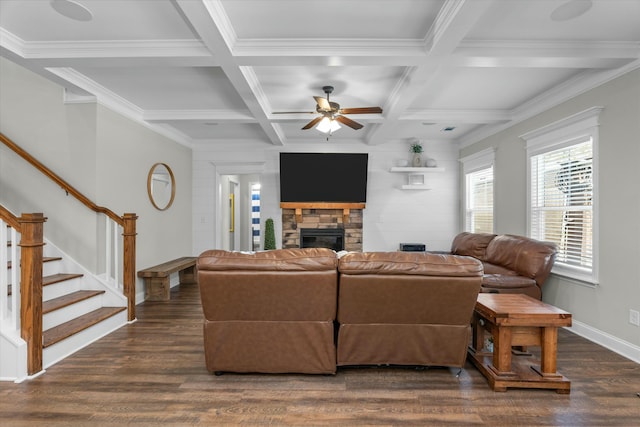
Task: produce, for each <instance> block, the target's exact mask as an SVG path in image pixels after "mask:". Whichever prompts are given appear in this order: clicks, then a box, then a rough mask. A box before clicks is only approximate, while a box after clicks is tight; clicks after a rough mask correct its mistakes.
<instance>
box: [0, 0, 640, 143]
mask: <svg viewBox="0 0 640 427" xmlns="http://www.w3.org/2000/svg"><path fill="white" fill-rule="evenodd" d="M65 15H70V16H71V17H69V16H65ZM0 53H1V54H2V56H4V57H6V58H8V59H10V60H12V61H14V62H16V63H18V64H21V65H23V66H25V67H27V68H29V69H30V70H32V71H35V72H37V73H39V74H41V75H42V76H44V77H46V78H49V79H51V80H53V81H55V82H57V83H59V84H61V85H62V86H64V87H65V88H66V99H67V101H68V102H85V101H86V102H94V101H97V102H99V103H102V104H104V105H106V106H108V107H109V108H112V109H114V110H116V111H118V112H120V113H122V114H124V115H126V116H128V117H130V118H132V119H134V120H137V121H141V122H144V123H145V124H146V125H148V126H149V127H151V128H153V129H155V130H157V131H158V132H160V133H162V134H164V135H166V136H169V137H170V138H172V139H174V140H176V141H177V142H179V143H181V144H184V145H187V146H192V147H194V146H201V145H209V146H215V145H216V144H219V143H223V142H233V143H237V144H243V143H246V142H260V143H264V144H273V145H285V146H286V145H287V144H291V143H301V142H307V141H322V140H324V139H325V138H326V135H324V134H322V133H320V132H318V131H317V130H315V129H310V130H301V128H302V127H303V126H304V125H305V124H306V123H308V122H309V121H310V120H311V119H313V118H314V117H316V115H317V114H309V113H290V114H274V113H277V112H287V111H302V112H312V111H315V107H316V101H315V100H314V99H313V96H324V93H323V91H322V87H323V86H325V85H331V86H334V88H335V89H334V92H333V93H332V94H331V101H334V102H338V103H340V105H341V106H342V107H371V106H380V107H381V108H382V109H383V113H382V114H362V115H350V116H348V117H349V118H351V119H353V120H357V121H358V122H360V123H361V124H363V125H364V127H363V128H362V129H360V130H353V129H350V128H349V127H346V126H343V127H342V128H341V129H340V130H338V131H336V132H334V133H333V134H332V135H331V140H332V141H336V142H341V141H344V142H354V141H355V142H358V141H359V142H362V143H365V144H384V143H385V142H388V141H392V140H399V139H400V140H403V139H406V140H409V139H411V138H419V139H423V140H450V141H453V142H457V143H459V144H461V145H463V146H464V145H465V144H468V143H471V142H473V141H475V140H478V139H480V138H482V137H483V136H487V135H489V134H491V133H492V132H495V131H496V130H497V129H500V128H501V127H504V126H506V125H507V124H509V123H513V122H514V121H518V120H522V119H524V118H526V117H529V116H531V115H533V114H536V113H537V112H539V111H542V110H544V109H546V108H549V107H551V106H553V105H555V104H557V103H559V102H562V101H563V100H565V99H568V98H569V97H571V96H574V95H575V94H577V93H580V92H581V91H584V90H587V89H589V88H590V87H593V86H594V85H597V84H599V83H601V82H604V81H606V80H608V79H611V78H613V77H615V76H617V75H620V74H621V73H623V72H626V71H629V70H631V69H634V68H637V67H639V66H640V0H493V1H490V0H304V1H301V0H0ZM0 96H1V94H0ZM446 128H449V129H451V128H453V129H452V130H448V131H446V130H444V129H446ZM239 146H241V145H239Z"/></svg>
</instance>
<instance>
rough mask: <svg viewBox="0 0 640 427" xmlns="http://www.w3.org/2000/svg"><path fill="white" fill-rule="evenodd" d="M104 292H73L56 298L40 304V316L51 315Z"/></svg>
mask: <svg viewBox="0 0 640 427" xmlns="http://www.w3.org/2000/svg"><path fill="white" fill-rule="evenodd" d="M104 293H105V291H94V290H84V291H75V292H71V293H69V294H67V295H63V296H61V297H58V298H53V299H50V300H48V301H44V302H43V303H42V314H47V313H51V312H52V311H55V310H59V309H61V308H63V307H67V306H70V305H71V304H75V303H77V302H80V301H84V300H86V299H89V298H91V297H94V296H96V295H102V294H104Z"/></svg>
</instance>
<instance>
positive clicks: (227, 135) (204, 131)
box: [166, 120, 265, 142]
mask: <svg viewBox="0 0 640 427" xmlns="http://www.w3.org/2000/svg"><path fill="white" fill-rule="evenodd" d="M166 124H167V125H169V126H172V127H174V128H175V129H177V130H178V131H180V132H182V133H184V134H186V135H189V136H190V137H191V138H193V139H196V140H220V141H221V142H224V141H233V140H253V141H261V140H264V139H265V136H264V132H263V131H262V129H261V128H260V126H259V125H258V124H256V123H239V124H234V123H216V122H215V121H210V122H203V121H192V120H173V121H168V122H166Z"/></svg>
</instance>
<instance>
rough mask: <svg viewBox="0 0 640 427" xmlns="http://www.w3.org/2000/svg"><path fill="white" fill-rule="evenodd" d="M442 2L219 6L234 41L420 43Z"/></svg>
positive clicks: (292, 0) (332, 0) (231, 2)
mask: <svg viewBox="0 0 640 427" xmlns="http://www.w3.org/2000/svg"><path fill="white" fill-rule="evenodd" d="M443 3H444V1H443V0H429V1H425V0H349V1H345V0H304V1H301V0H270V1H263V0H223V2H222V4H223V6H224V9H225V11H226V13H227V16H228V17H229V20H230V21H231V24H232V25H233V28H234V30H235V33H236V36H237V37H238V38H239V39H256V38H267V39H274V38H276V39H279V38H287V39H308V38H312V39H336V38H338V39H340V38H362V39H422V38H424V37H425V36H426V34H427V31H428V30H429V28H430V27H431V25H432V23H433V21H434V20H435V18H436V16H437V14H438V11H439V10H440V8H441V7H442V5H443ZM381 11H384V13H381Z"/></svg>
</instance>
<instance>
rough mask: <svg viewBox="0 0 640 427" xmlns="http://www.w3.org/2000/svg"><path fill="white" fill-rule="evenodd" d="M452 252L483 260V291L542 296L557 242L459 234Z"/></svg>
mask: <svg viewBox="0 0 640 427" xmlns="http://www.w3.org/2000/svg"><path fill="white" fill-rule="evenodd" d="M451 253H452V254H455V255H461V256H471V257H474V258H477V259H478V260H480V261H481V262H482V265H483V268H484V276H483V278H482V292H493V293H521V294H526V295H529V296H531V297H533V298H536V299H541V298H542V286H543V285H544V282H545V281H546V280H547V278H548V277H549V274H550V273H551V268H552V267H553V263H554V262H555V259H556V253H557V249H556V245H555V244H554V243H551V242H542V241H538V240H534V239H530V238H528V237H523V236H516V235H512V234H501V235H496V234H488V233H468V232H463V233H460V234H458V235H457V236H456V237H455V238H454V239H453V242H452V244H451Z"/></svg>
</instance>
